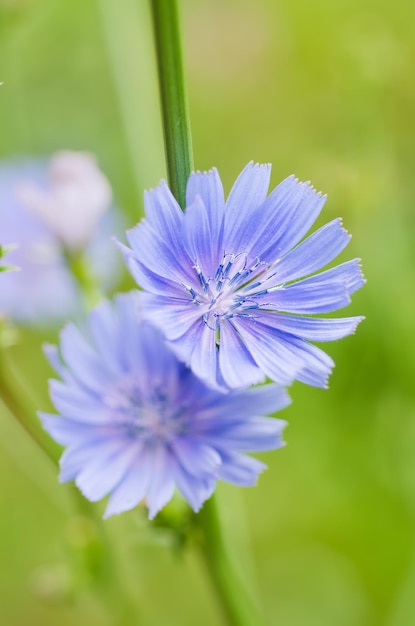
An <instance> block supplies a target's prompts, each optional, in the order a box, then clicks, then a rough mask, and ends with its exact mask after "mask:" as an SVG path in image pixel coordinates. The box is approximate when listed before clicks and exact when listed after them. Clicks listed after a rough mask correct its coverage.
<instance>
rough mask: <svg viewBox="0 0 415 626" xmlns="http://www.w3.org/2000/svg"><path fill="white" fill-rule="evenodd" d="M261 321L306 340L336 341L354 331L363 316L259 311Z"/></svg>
mask: <svg viewBox="0 0 415 626" xmlns="http://www.w3.org/2000/svg"><path fill="white" fill-rule="evenodd" d="M259 319H260V320H261V323H262V324H265V325H266V326H271V327H272V328H277V329H278V330H281V331H283V332H285V333H289V334H290V335H296V336H297V337H301V338H302V339H306V340H307V341H336V340H337V339H342V338H343V337H346V336H347V335H351V334H353V333H354V332H355V330H356V327H357V325H358V324H359V323H360V322H361V321H362V320H363V319H364V317H341V318H328V319H324V318H318V317H300V316H298V315H283V314H281V313H273V312H270V311H263V312H261V315H260V318H259Z"/></svg>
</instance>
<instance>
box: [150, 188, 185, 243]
mask: <svg viewBox="0 0 415 626" xmlns="http://www.w3.org/2000/svg"><path fill="white" fill-rule="evenodd" d="M144 208H145V212H146V216H147V219H148V222H149V223H150V224H151V226H152V227H153V228H154V230H155V231H157V232H158V233H160V234H161V235H162V238H163V241H165V242H166V243H167V245H168V246H169V247H170V248H171V249H172V250H174V251H175V252H176V253H177V252H179V251H181V248H182V246H181V242H180V233H181V228H182V224H183V212H182V210H181V208H180V206H179V204H178V202H177V200H176V198H175V197H174V196H173V194H172V192H171V191H170V189H169V188H168V186H167V184H166V182H165V181H164V180H163V181H162V182H161V183H160V185H159V186H158V187H156V188H155V189H152V190H151V191H145V192H144Z"/></svg>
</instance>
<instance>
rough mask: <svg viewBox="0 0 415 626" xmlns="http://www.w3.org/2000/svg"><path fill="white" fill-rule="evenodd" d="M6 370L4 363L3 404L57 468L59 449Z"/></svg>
mask: <svg viewBox="0 0 415 626" xmlns="http://www.w3.org/2000/svg"><path fill="white" fill-rule="evenodd" d="M5 370H6V368H5V364H4V362H2V363H1V365H0V398H1V400H2V402H3V404H4V405H5V406H6V407H7V409H8V411H9V412H10V413H11V414H12V415H13V416H14V417H15V419H16V420H17V421H18V422H19V424H20V426H22V428H23V429H24V430H25V431H26V432H27V433H28V435H29V436H30V437H31V438H32V439H33V441H34V442H35V443H36V444H37V445H38V446H39V448H40V449H41V450H42V451H43V452H44V453H45V454H46V456H47V457H48V458H49V459H50V460H51V461H52V463H53V464H54V465H55V466H57V465H58V463H59V456H60V451H59V448H58V447H57V446H56V445H55V444H54V443H53V441H52V440H51V439H50V437H49V436H48V435H47V434H46V432H45V431H44V430H43V428H42V427H41V425H40V422H39V420H38V419H37V417H36V415H35V412H34V411H33V410H32V409H29V408H28V406H27V405H26V402H25V399H24V398H25V395H24V393H22V390H20V389H18V390H17V391H15V385H14V384H13V383H12V381H11V379H10V375H7V374H6V371H5Z"/></svg>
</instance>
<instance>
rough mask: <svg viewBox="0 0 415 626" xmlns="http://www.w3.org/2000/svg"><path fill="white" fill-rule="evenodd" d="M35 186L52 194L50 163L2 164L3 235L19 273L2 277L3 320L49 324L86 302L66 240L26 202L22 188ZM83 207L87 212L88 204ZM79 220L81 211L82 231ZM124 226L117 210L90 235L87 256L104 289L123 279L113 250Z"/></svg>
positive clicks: (0, 227)
mask: <svg viewBox="0 0 415 626" xmlns="http://www.w3.org/2000/svg"><path fill="white" fill-rule="evenodd" d="M30 186H32V187H33V189H42V190H43V192H42V193H44V194H46V195H47V194H48V193H49V191H50V177H49V175H48V165H47V163H45V162H44V161H41V160H29V159H24V160H14V161H13V160H12V161H5V162H3V163H0V235H1V238H2V244H4V245H6V246H8V245H10V251H9V253H8V255H7V261H8V263H10V264H11V265H13V266H14V267H16V268H18V270H19V271H16V272H8V273H7V275H5V276H3V277H2V286H1V289H0V315H2V316H6V317H9V318H11V319H13V320H15V321H17V322H20V323H25V324H34V323H35V324H47V323H50V322H52V321H55V320H56V321H58V320H59V321H60V320H62V319H65V318H68V317H70V316H72V315H74V314H75V313H76V312H77V311H78V310H79V308H80V306H81V301H82V299H81V293H80V290H79V287H78V285H77V283H76V280H75V279H74V277H73V276H72V274H71V272H70V270H69V267H68V263H67V260H66V252H65V250H64V249H63V246H62V239H61V237H59V236H57V234H56V233H55V232H54V231H53V230H52V229H51V228H50V226H49V224H48V223H47V222H45V221H44V219H43V218H42V217H41V216H40V215H38V214H37V213H36V212H33V211H32V210H30V209H29V208H28V207H27V206H26V204H25V202H24V199H22V195H23V196H24V195H25V194H24V193H23V194H22V189H28V188H29V187H30ZM50 193H52V192H50ZM57 197H58V196H57V195H56V194H55V199H57ZM81 206H83V207H85V199H84V201H83V204H81ZM54 208H55V214H56V215H57V216H58V215H60V210H59V209H60V207H59V206H58V205H56V206H55V207H54ZM64 213H65V210H64ZM76 220H77V213H76V212H75V213H74V214H73V215H72V226H71V228H72V231H73V232H74V231H75V230H76V229H77V228H78V227H77V225H76ZM119 221H120V217H119V214H118V213H116V212H115V210H114V209H113V210H112V211H110V212H108V213H106V214H105V215H103V216H102V218H101V220H100V221H99V222H98V223H97V224H96V226H95V228H94V230H93V231H91V232H90V233H89V240H88V242H87V245H86V247H85V249H84V250H83V251H82V254H83V255H84V257H85V262H86V263H87V264H88V266H89V268H90V272H91V274H93V276H94V277H95V278H96V279H97V282H99V283H100V284H101V285H102V286H103V287H104V288H105V287H109V286H110V285H113V284H114V281H115V280H116V278H117V275H118V274H119V266H118V264H117V259H116V255H115V254H114V253H113V246H112V245H111V236H112V235H113V234H114V230H119ZM64 222H65V223H66V218H65V220H64ZM68 232H71V229H70V228H69V229H68Z"/></svg>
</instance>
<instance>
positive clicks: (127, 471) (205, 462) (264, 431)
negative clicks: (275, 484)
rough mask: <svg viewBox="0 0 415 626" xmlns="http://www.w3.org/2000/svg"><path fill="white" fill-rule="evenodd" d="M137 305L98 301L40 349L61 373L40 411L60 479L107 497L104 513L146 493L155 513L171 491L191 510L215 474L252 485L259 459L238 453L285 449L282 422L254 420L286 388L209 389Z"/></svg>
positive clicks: (279, 402)
mask: <svg viewBox="0 0 415 626" xmlns="http://www.w3.org/2000/svg"><path fill="white" fill-rule="evenodd" d="M139 308H140V303H139V295H138V293H137V292H136V293H131V294H123V295H119V296H118V297H117V298H116V300H115V304H114V305H112V304H110V303H109V302H108V301H104V302H103V303H102V304H101V305H100V306H98V307H97V308H96V309H95V310H94V311H93V312H92V313H91V314H90V316H89V319H88V326H87V329H86V331H85V333H84V334H82V333H81V332H80V331H79V330H77V328H76V327H75V326H74V325H73V324H71V323H70V324H68V325H67V326H66V327H65V328H64V330H63V331H62V333H61V343H60V354H59V352H58V349H57V348H55V347H53V346H47V347H46V349H45V350H46V353H47V355H48V357H49V360H50V362H51V364H52V366H53V367H54V368H55V370H56V371H57V372H58V373H59V375H60V376H61V378H62V382H61V381H57V380H52V381H51V382H50V391H51V397H52V400H53V403H54V405H55V407H56V409H57V411H58V412H59V413H60V416H54V415H47V414H40V415H41V419H42V422H43V425H44V427H45V429H46V430H47V431H48V432H49V433H50V434H51V436H52V437H53V438H54V439H56V441H58V442H59V443H60V444H62V445H63V446H66V450H65V452H64V453H63V456H62V459H61V475H60V478H61V481H62V482H65V481H69V480H75V482H76V484H77V486H78V487H79V489H80V490H81V491H82V493H83V494H84V495H85V496H86V497H87V498H88V499H90V500H92V501H96V500H100V499H101V498H103V497H104V496H105V495H107V494H110V498H109V502H108V506H107V509H106V512H105V516H106V517H108V516H110V515H113V514H115V513H121V512H122V511H126V510H128V509H131V508H133V507H135V506H136V505H137V504H138V503H139V502H140V501H141V500H142V499H145V500H146V502H147V506H148V508H149V516H150V518H153V517H154V515H156V513H157V512H158V511H159V510H160V509H161V508H162V507H163V506H164V505H165V504H166V503H167V502H168V501H169V500H170V499H171V498H172V496H173V492H174V488H175V487H177V488H178V489H179V491H180V492H181V493H182V495H183V497H184V498H185V499H186V500H187V501H188V502H189V504H190V506H191V507H192V508H193V509H194V510H195V511H197V510H198V509H199V508H200V507H201V506H202V504H203V502H204V501H205V500H206V499H207V498H209V496H210V495H211V494H212V492H213V490H214V488H215V484H216V481H217V480H224V481H227V482H230V483H234V484H236V485H243V486H250V485H253V484H255V482H256V479H257V476H258V474H259V473H260V472H261V471H262V470H263V469H264V468H265V465H264V464H263V463H261V462H260V461H258V460H257V459H254V458H251V457H249V456H246V455H245V454H243V453H244V452H246V451H250V452H252V451H260V450H261V451H262V450H270V449H274V448H279V447H281V446H282V445H283V443H282V441H281V431H282V429H283V427H284V425H285V422H283V421H282V420H279V419H272V418H265V417H260V416H261V415H263V414H267V413H270V412H274V411H277V410H279V409H281V408H283V407H285V406H286V405H287V404H288V403H289V398H288V396H287V394H286V392H285V390H284V389H282V388H281V387H279V386H277V385H274V384H270V385H266V386H264V387H259V388H254V389H250V390H235V391H231V392H229V393H226V394H224V393H221V392H219V391H217V390H214V389H211V388H209V387H207V386H206V385H205V383H203V382H202V381H201V380H200V379H198V378H197V377H196V376H195V375H194V374H193V372H192V371H191V370H190V369H189V368H188V367H187V366H186V365H184V364H183V363H182V362H180V361H179V360H178V359H177V358H176V356H175V355H174V354H173V353H172V352H171V350H169V348H168V347H167V345H166V341H165V339H164V337H163V335H162V334H161V333H160V331H159V330H157V329H156V328H154V327H152V326H151V325H150V324H149V323H148V322H143V321H141V320H140V319H139Z"/></svg>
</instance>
